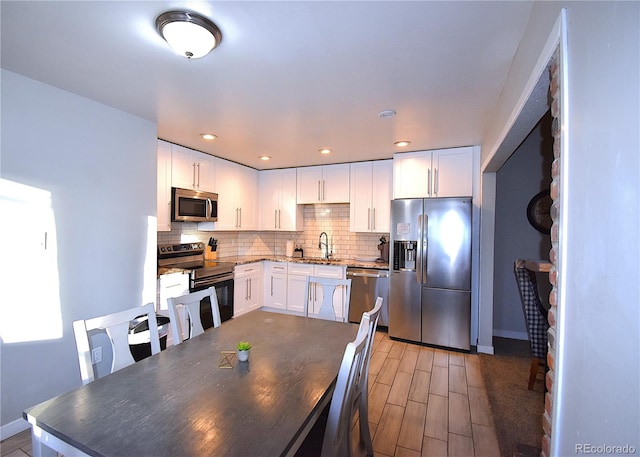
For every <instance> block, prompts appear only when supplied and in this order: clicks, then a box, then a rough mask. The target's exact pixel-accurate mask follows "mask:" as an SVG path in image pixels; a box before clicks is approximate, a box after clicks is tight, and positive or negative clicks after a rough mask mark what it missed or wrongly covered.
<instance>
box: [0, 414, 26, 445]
mask: <svg viewBox="0 0 640 457" xmlns="http://www.w3.org/2000/svg"><path fill="white" fill-rule="evenodd" d="M29 427H30V425H29V422H27V421H26V420H24V419H16V420H14V421H13V422H9V423H8V424H4V425H3V426H2V427H0V441H1V440H6V439H7V438H10V437H12V436H13V435H17V434H18V433H20V432H24V431H25V430H27V429H28V428H29Z"/></svg>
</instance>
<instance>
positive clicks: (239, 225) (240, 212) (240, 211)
mask: <svg viewBox="0 0 640 457" xmlns="http://www.w3.org/2000/svg"><path fill="white" fill-rule="evenodd" d="M238 213H239V214H240V223H239V224H238V228H242V208H238Z"/></svg>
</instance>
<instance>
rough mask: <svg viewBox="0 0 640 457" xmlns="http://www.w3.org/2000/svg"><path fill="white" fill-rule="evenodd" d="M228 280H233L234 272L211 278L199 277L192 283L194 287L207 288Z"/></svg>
mask: <svg viewBox="0 0 640 457" xmlns="http://www.w3.org/2000/svg"><path fill="white" fill-rule="evenodd" d="M226 281H233V273H230V274H228V275H224V276H216V277H215V278H210V279H197V280H195V279H194V280H193V281H192V284H193V287H192V289H199V290H202V289H206V288H207V287H210V286H215V285H216V284H220V283H221V282H226Z"/></svg>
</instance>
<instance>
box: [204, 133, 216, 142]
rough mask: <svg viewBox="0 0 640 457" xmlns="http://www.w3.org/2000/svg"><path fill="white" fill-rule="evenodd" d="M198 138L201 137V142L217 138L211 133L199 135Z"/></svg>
mask: <svg viewBox="0 0 640 457" xmlns="http://www.w3.org/2000/svg"><path fill="white" fill-rule="evenodd" d="M200 137H202V139H203V140H208V141H211V140H215V139H216V138H218V136H217V135H214V134H213V133H201V134H200Z"/></svg>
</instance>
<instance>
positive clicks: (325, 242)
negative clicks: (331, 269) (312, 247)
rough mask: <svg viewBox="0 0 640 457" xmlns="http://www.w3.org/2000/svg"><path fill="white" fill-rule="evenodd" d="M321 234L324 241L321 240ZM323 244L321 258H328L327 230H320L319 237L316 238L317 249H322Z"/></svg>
mask: <svg viewBox="0 0 640 457" xmlns="http://www.w3.org/2000/svg"><path fill="white" fill-rule="evenodd" d="M322 235H324V243H323V242H322ZM323 245H324V253H323V254H322V258H323V259H328V258H329V256H330V255H331V254H329V235H327V232H322V233H321V234H320V238H319V239H318V249H322V246H323Z"/></svg>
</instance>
